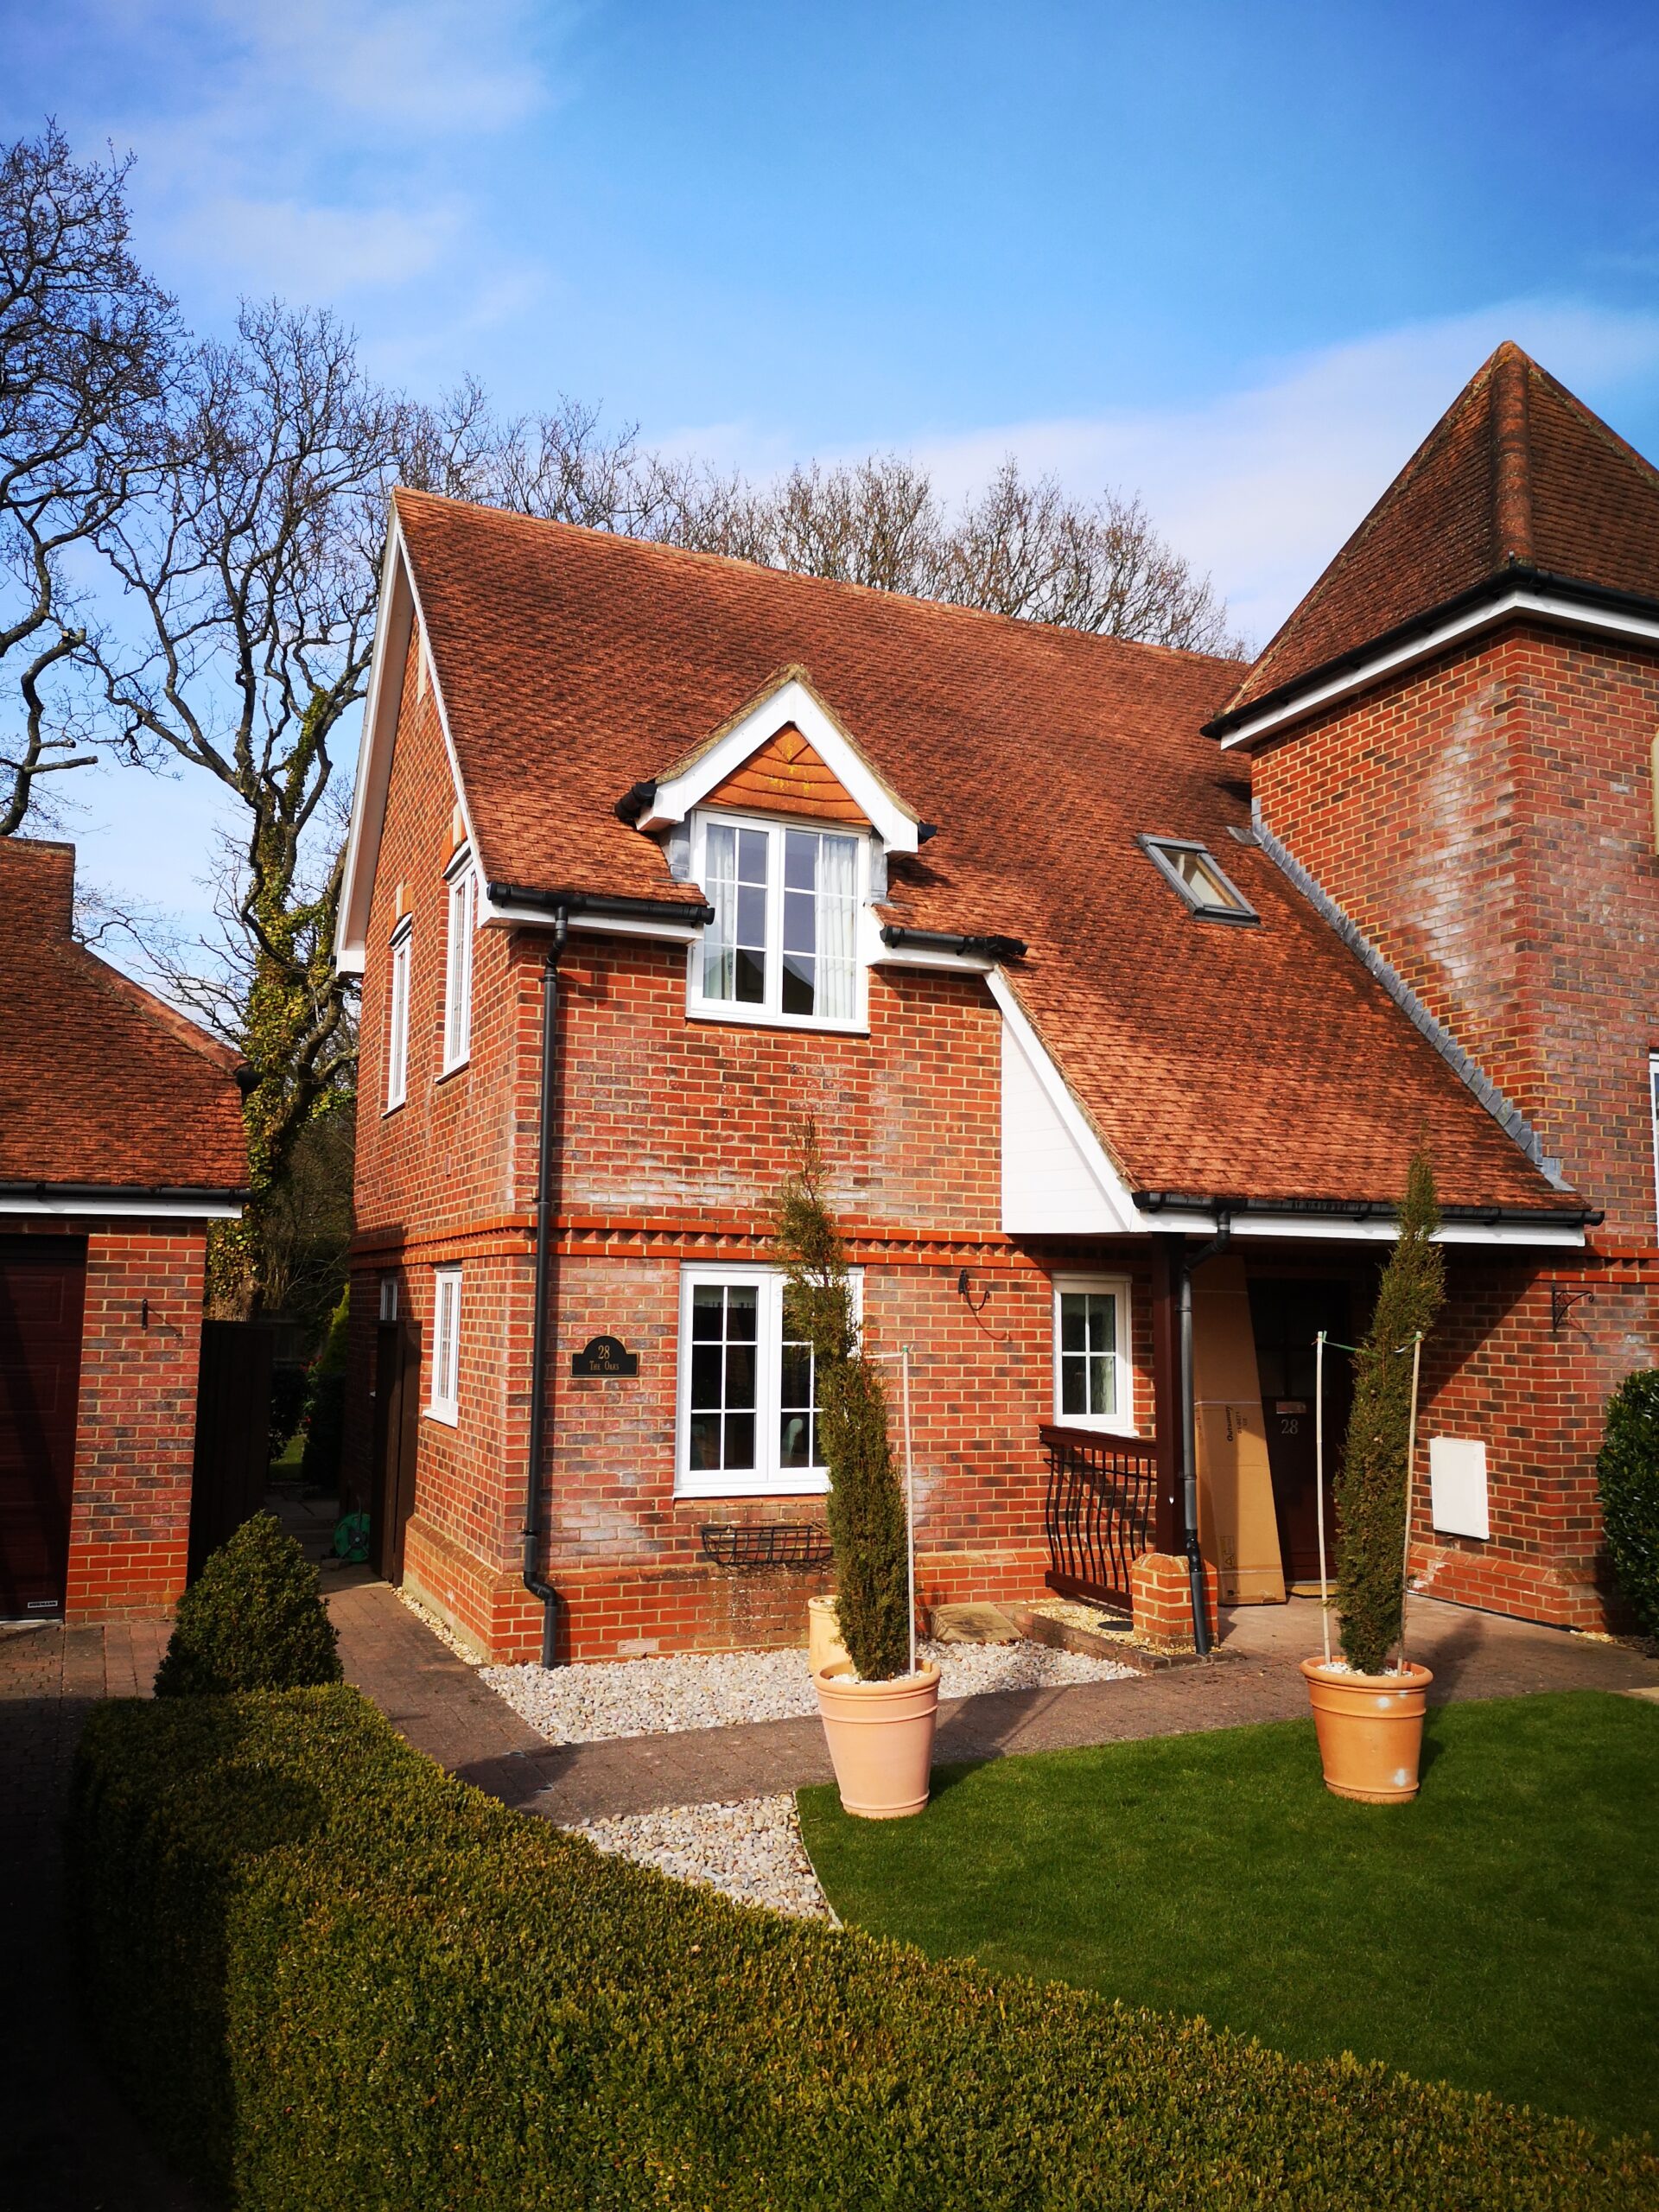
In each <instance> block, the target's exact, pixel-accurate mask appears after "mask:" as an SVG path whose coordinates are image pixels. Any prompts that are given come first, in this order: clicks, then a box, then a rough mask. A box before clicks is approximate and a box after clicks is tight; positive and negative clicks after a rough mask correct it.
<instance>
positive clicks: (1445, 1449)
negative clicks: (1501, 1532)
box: [1428, 1436, 1492, 1543]
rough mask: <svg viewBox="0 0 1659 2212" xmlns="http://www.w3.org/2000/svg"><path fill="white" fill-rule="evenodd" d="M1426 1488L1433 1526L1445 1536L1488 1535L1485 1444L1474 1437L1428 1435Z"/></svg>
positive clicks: (1483, 1537)
mask: <svg viewBox="0 0 1659 2212" xmlns="http://www.w3.org/2000/svg"><path fill="white" fill-rule="evenodd" d="M1428 1487H1429V1494H1430V1510H1431V1512H1432V1514H1433V1521H1434V1526H1435V1528H1436V1529H1439V1530H1440V1534H1441V1535H1446V1536H1478V1537H1479V1539H1480V1541H1482V1542H1483V1543H1484V1542H1485V1541H1486V1540H1487V1538H1488V1537H1489V1536H1490V1535H1491V1532H1492V1531H1491V1518H1490V1516H1489V1514H1488V1511H1487V1491H1486V1446H1485V1445H1484V1443H1483V1442H1482V1441H1481V1440H1480V1439H1479V1438H1478V1437H1475V1436H1431V1437H1430V1438H1429V1440H1428Z"/></svg>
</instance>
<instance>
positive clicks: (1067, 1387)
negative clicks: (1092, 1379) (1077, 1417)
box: [1060, 1357, 1089, 1414]
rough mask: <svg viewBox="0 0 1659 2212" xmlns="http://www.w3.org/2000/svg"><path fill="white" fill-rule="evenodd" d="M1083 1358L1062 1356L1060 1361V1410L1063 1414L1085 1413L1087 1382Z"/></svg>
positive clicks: (1085, 1364)
mask: <svg viewBox="0 0 1659 2212" xmlns="http://www.w3.org/2000/svg"><path fill="white" fill-rule="evenodd" d="M1087 1365H1088V1363H1087V1362H1086V1361H1085V1360H1081V1359H1072V1358H1070V1357H1065V1358H1062V1360H1061V1361H1060V1411H1061V1412H1062V1413H1063V1414H1081V1413H1086V1412H1087V1411H1088V1408H1089V1396H1088V1390H1089V1383H1088V1376H1087V1374H1086V1371H1085V1370H1086V1368H1087Z"/></svg>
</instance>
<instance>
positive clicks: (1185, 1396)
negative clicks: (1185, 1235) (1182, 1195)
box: [1180, 1217, 1232, 1659]
mask: <svg viewBox="0 0 1659 2212" xmlns="http://www.w3.org/2000/svg"><path fill="white" fill-rule="evenodd" d="M1231 1242H1232V1232H1231V1230H1230V1229H1229V1227H1228V1225H1227V1222H1226V1218H1225V1217H1223V1219H1222V1224H1221V1227H1220V1230H1218V1231H1217V1234H1216V1235H1215V1236H1212V1237H1211V1240H1210V1242H1209V1243H1207V1244H1200V1245H1199V1247H1198V1250H1197V1251H1196V1252H1193V1253H1192V1254H1187V1253H1185V1252H1183V1254H1182V1255H1181V1296H1180V1322H1181V1503H1182V1509H1183V1518H1184V1519H1185V1522H1186V1578H1187V1582H1188V1584H1189V1586H1190V1587H1191V1589H1192V1648H1193V1649H1194V1650H1195V1651H1196V1652H1197V1653H1198V1656H1199V1658H1200V1659H1202V1658H1204V1657H1205V1656H1207V1655H1208V1652H1209V1649H1210V1608H1209V1605H1208V1603H1207V1602H1206V1599H1205V1587H1204V1554H1203V1553H1202V1552H1200V1551H1199V1549H1198V1408H1197V1407H1196V1405H1195V1404H1194V1402H1193V1380H1192V1274H1193V1270H1194V1269H1195V1268H1201V1267H1202V1266H1203V1265H1204V1263H1205V1261H1206V1260H1210V1259H1213V1258H1214V1257H1215V1255H1216V1254H1217V1252H1224V1251H1225V1250H1226V1249H1227V1247H1228V1245H1229V1244H1230V1243H1231Z"/></svg>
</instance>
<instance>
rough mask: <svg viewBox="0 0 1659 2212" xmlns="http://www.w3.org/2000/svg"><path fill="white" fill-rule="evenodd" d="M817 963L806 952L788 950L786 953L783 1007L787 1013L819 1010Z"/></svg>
mask: <svg viewBox="0 0 1659 2212" xmlns="http://www.w3.org/2000/svg"><path fill="white" fill-rule="evenodd" d="M817 999H818V994H817V961H816V960H811V959H809V958H808V957H806V955H805V954H804V953H799V952H786V953H785V955H784V992H783V1007H784V1012H785V1014H815V1013H817Z"/></svg>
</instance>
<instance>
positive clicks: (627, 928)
mask: <svg viewBox="0 0 1659 2212" xmlns="http://www.w3.org/2000/svg"><path fill="white" fill-rule="evenodd" d="M480 889H481V890H483V891H484V892H485V893H486V896H485V898H484V899H483V900H482V901H481V902H480V906H479V914H478V924H479V927H480V929H486V930H488V929H541V930H550V929H551V928H552V927H553V925H554V921H555V919H556V917H555V916H554V915H553V913H552V912H550V909H549V908H547V907H545V906H514V905H513V904H512V901H511V900H510V899H503V900H502V901H501V902H500V904H499V906H498V905H496V904H495V903H494V902H493V901H492V900H491V899H489V897H488V886H487V885H480ZM566 925H567V927H569V928H570V929H572V930H587V931H590V932H591V933H592V934H593V935H594V936H595V937H649V938H657V939H658V941H659V942H665V943H667V944H696V942H697V939H698V938H700V937H701V936H702V928H701V926H700V925H698V924H696V923H695V922H666V921H664V922H658V921H653V920H652V918H650V916H648V915H642V914H570V915H568V916H567V917H566Z"/></svg>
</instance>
